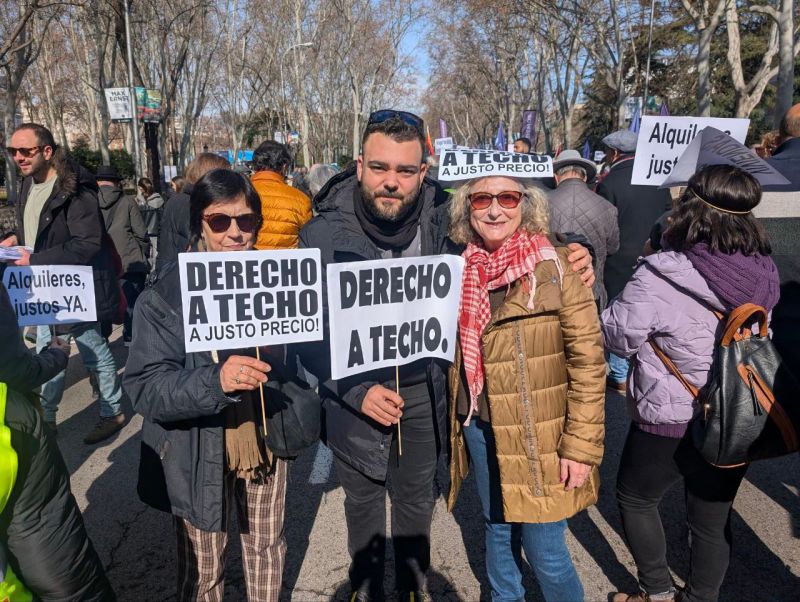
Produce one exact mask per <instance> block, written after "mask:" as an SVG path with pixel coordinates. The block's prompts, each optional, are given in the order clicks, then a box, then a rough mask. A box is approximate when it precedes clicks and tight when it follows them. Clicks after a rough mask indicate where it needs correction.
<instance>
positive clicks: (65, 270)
mask: <svg viewBox="0 0 800 602" xmlns="http://www.w3.org/2000/svg"><path fill="white" fill-rule="evenodd" d="M3 284H4V285H5V287H6V289H7V290H8V296H9V298H10V299H11V305H12V307H13V308H14V312H15V313H16V314H17V322H19V325H20V326H45V325H49V324H77V323H79V322H95V321H96V320H97V308H96V307H95V299H94V277H93V275H92V267H91V266H88V265H37V266H25V267H8V268H6V271H5V274H4V275H3Z"/></svg>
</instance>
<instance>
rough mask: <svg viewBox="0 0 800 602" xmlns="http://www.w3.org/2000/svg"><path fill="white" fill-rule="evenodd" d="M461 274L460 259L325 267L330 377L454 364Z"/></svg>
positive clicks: (435, 257)
mask: <svg viewBox="0 0 800 602" xmlns="http://www.w3.org/2000/svg"><path fill="white" fill-rule="evenodd" d="M463 270H464V259H463V258H461V257H458V256H456V255H436V256H431V257H412V258H405V259H386V260H378V261H359V262H353V263H337V264H330V265H328V275H327V282H328V311H329V313H328V316H329V324H330V340H331V376H332V377H333V378H334V379H340V378H344V377H346V376H351V375H353V374H359V373H361V372H366V371H368V370H374V369H376V368H387V367H393V366H403V365H405V364H409V363H411V362H413V361H415V360H418V359H421V358H426V357H438V358H441V359H444V360H447V361H452V360H453V353H454V351H455V345H456V327H457V322H458V303H459V298H460V295H461V274H462V272H463Z"/></svg>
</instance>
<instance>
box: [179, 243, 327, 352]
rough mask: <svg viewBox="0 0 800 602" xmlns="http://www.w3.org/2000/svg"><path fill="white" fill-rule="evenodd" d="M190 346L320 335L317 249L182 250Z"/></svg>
mask: <svg viewBox="0 0 800 602" xmlns="http://www.w3.org/2000/svg"><path fill="white" fill-rule="evenodd" d="M178 266H179V269H180V279H181V304H182V307H183V331H184V343H185V345H186V351H190V352H195V351H211V350H215V349H216V350H221V349H243V348H249V347H256V346H261V345H279V344H283V343H299V342H302V341H318V340H320V339H322V272H321V268H320V255H319V249H291V250H280V251H238V252H222V253H181V254H180V255H178Z"/></svg>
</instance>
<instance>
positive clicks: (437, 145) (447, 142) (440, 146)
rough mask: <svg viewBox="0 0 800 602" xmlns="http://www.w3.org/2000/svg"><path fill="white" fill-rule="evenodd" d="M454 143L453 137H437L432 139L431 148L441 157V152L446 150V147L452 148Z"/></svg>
mask: <svg viewBox="0 0 800 602" xmlns="http://www.w3.org/2000/svg"><path fill="white" fill-rule="evenodd" d="M454 146H455V144H454V143H453V138H451V137H448V138H437V139H436V140H434V141H433V148H434V152H435V154H436V156H438V157H441V156H442V153H443V152H444V151H446V150H447V149H448V148H453V147H454Z"/></svg>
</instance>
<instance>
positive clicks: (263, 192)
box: [251, 171, 311, 249]
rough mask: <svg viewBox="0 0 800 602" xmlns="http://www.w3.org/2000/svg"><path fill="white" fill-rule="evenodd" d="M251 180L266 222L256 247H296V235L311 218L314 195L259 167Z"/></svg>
mask: <svg viewBox="0 0 800 602" xmlns="http://www.w3.org/2000/svg"><path fill="white" fill-rule="evenodd" d="M251 182H252V183H253V186H254V187H255V189H256V191H258V196H260V197H261V215H262V216H263V217H264V223H263V225H262V226H261V231H260V232H259V233H258V241H257V242H256V248H257V249H295V248H297V235H298V234H299V233H300V228H302V227H303V226H304V225H305V223H306V222H307V221H308V220H310V219H311V199H309V198H308V197H307V196H306V195H305V194H303V193H302V192H300V191H299V190H297V189H296V188H292V187H291V186H289V185H288V184H285V183H284V181H283V176H282V175H281V174H279V173H276V172H274V171H259V172H256V173H255V174H253V177H252V178H251Z"/></svg>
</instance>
